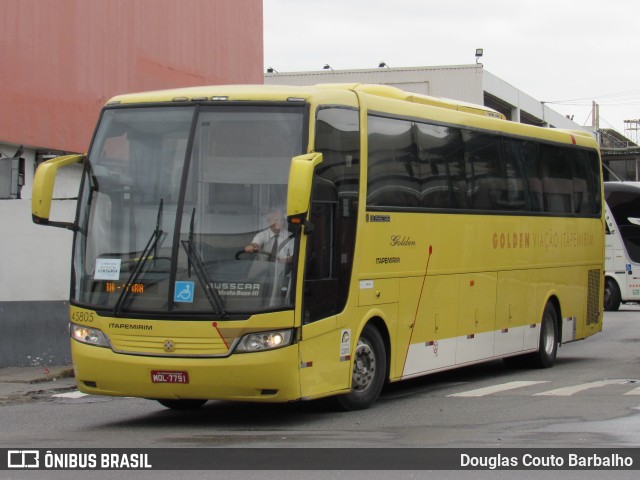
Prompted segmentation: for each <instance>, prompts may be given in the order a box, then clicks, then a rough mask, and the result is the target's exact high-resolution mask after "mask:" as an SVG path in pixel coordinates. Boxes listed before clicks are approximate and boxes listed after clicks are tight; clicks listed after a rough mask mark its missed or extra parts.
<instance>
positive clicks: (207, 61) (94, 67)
mask: <svg viewBox="0 0 640 480" xmlns="http://www.w3.org/2000/svg"><path fill="white" fill-rule="evenodd" d="M262 32H263V26H262V0H215V1H214V0H2V1H1V2H0V59H1V61H2V71H3V74H2V80H0V112H2V114H1V115H0V142H6V143H15V144H25V145H28V146H31V147H36V148H50V149H58V150H67V151H76V152H82V151H85V150H86V149H87V148H88V146H89V141H90V138H91V134H92V132H93V128H94V125H95V123H96V120H97V116H98V112H99V110H100V108H101V106H102V105H103V104H104V102H105V101H106V100H108V99H109V98H110V97H112V96H113V95H116V94H119V93H125V92H132V91H141V90H153V89H161V88H171V87H178V86H194V85H202V84H225V83H263V34H262Z"/></svg>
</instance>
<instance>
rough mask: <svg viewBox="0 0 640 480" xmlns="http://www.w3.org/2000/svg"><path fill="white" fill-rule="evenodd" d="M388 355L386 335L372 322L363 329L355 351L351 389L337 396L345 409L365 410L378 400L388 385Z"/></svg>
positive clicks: (339, 404)
mask: <svg viewBox="0 0 640 480" xmlns="http://www.w3.org/2000/svg"><path fill="white" fill-rule="evenodd" d="M386 371H387V356H386V352H385V348H384V342H383V340H382V336H381V335H380V332H379V331H378V329H377V328H375V327H374V326H373V325H371V324H368V325H367V326H365V327H364V329H363V330H362V333H361V335H360V338H359V339H358V343H357V345H356V348H355V352H354V359H353V372H352V377H351V392H349V393H347V394H345V395H339V396H337V397H335V401H336V403H337V406H338V407H340V408H341V409H343V410H362V409H365V408H369V407H370V406H371V405H373V404H374V403H375V401H376V400H377V398H378V396H379V395H380V392H381V391H382V387H383V385H384V380H385V375H386Z"/></svg>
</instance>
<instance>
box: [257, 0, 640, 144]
mask: <svg viewBox="0 0 640 480" xmlns="http://www.w3.org/2000/svg"><path fill="white" fill-rule="evenodd" d="M263 8H264V66H265V69H266V68H268V67H273V68H275V69H276V70H277V71H278V72H281V73H282V72H296V71H315V70H321V69H322V67H323V66H324V65H325V64H329V65H331V67H332V68H333V69H334V70H351V69H363V68H376V67H377V66H378V64H379V63H380V62H381V61H384V62H385V63H386V64H387V65H389V66H390V67H419V66H434V65H462V64H472V63H475V61H476V58H475V52H476V48H483V49H484V55H483V57H482V58H481V63H482V64H483V65H484V69H485V70H487V71H489V72H491V73H492V74H494V75H496V76H498V77H499V78H501V79H502V80H504V81H506V82H507V83H509V84H511V85H513V86H514V87H516V88H518V89H520V90H522V91H524V92H525V93H527V94H528V95H531V96H532V97H534V98H535V99H537V100H540V101H543V102H546V103H548V104H549V107H550V108H552V109H553V110H555V111H557V112H559V113H561V114H563V115H573V116H574V121H575V122H576V123H578V124H580V125H591V122H592V118H591V110H592V102H593V101H595V102H597V103H598V104H599V105H600V127H601V128H615V129H616V130H618V131H619V132H620V133H623V134H624V133H627V134H628V136H629V137H630V138H631V139H632V140H634V139H635V138H634V136H636V135H638V133H639V132H637V131H631V130H627V129H628V128H629V127H630V126H632V125H629V124H625V123H624V120H637V119H640V2H638V1H637V0H481V1H479V0H437V1H434V0H264V1H263Z"/></svg>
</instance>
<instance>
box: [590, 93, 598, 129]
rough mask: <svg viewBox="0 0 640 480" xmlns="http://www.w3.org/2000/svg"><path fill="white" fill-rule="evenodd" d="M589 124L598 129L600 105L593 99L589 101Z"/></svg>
mask: <svg viewBox="0 0 640 480" xmlns="http://www.w3.org/2000/svg"><path fill="white" fill-rule="evenodd" d="M591 126H592V127H593V128H595V129H597V130H600V105H598V104H597V103H596V102H595V100H594V101H593V102H592V103H591Z"/></svg>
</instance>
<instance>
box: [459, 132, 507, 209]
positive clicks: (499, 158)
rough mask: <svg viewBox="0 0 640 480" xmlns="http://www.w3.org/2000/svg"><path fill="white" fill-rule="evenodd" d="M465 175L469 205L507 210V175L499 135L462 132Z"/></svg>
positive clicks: (476, 207) (475, 207) (477, 207)
mask: <svg viewBox="0 0 640 480" xmlns="http://www.w3.org/2000/svg"><path fill="white" fill-rule="evenodd" d="M462 139H463V142H464V163H465V170H466V174H467V192H468V196H469V208H473V209H475V210H507V209H509V192H508V190H507V181H506V180H507V178H506V177H507V174H506V166H505V162H504V158H503V155H502V142H501V138H500V137H498V136H495V135H486V134H482V133H476V132H468V131H463V132H462Z"/></svg>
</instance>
